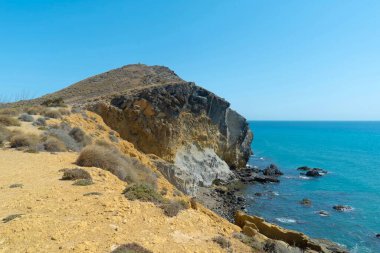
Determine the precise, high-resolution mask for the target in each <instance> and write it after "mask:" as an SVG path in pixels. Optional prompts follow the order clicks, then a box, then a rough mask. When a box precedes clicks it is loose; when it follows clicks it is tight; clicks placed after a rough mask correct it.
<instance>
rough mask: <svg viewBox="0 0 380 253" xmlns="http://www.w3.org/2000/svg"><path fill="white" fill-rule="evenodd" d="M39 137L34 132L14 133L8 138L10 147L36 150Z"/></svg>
mask: <svg viewBox="0 0 380 253" xmlns="http://www.w3.org/2000/svg"><path fill="white" fill-rule="evenodd" d="M38 144H39V138H38V136H37V135H35V134H25V133H16V134H15V135H13V136H12V137H11V138H10V146H11V148H29V149H30V150H37V149H38V148H37V147H38Z"/></svg>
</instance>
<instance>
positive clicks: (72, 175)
mask: <svg viewBox="0 0 380 253" xmlns="http://www.w3.org/2000/svg"><path fill="white" fill-rule="evenodd" d="M61 179H62V180H78V179H90V180H92V177H91V175H90V173H88V172H87V171H85V170H84V169H80V168H75V169H65V170H64V172H63V176H62V178H61Z"/></svg>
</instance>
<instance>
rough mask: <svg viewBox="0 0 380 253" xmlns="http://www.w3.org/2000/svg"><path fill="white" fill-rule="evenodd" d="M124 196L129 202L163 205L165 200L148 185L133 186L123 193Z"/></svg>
mask: <svg viewBox="0 0 380 253" xmlns="http://www.w3.org/2000/svg"><path fill="white" fill-rule="evenodd" d="M123 194H124V196H125V197H126V198H127V199H129V200H140V201H144V202H153V203H155V204H161V203H163V202H164V201H165V199H164V198H163V197H162V196H161V195H160V194H159V193H158V192H156V190H155V189H154V188H153V187H152V186H151V185H148V184H133V185H131V186H128V187H127V188H126V189H125V190H124V191H123Z"/></svg>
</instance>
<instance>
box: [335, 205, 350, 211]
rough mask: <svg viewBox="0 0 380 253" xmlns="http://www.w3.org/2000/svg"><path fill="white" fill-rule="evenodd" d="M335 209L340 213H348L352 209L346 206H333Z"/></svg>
mask: <svg viewBox="0 0 380 253" xmlns="http://www.w3.org/2000/svg"><path fill="white" fill-rule="evenodd" d="M333 209H334V210H337V211H339V212H347V211H351V210H352V207H350V206H345V205H336V206H333Z"/></svg>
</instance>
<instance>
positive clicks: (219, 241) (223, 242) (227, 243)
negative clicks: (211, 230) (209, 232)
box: [212, 235, 231, 249]
mask: <svg viewBox="0 0 380 253" xmlns="http://www.w3.org/2000/svg"><path fill="white" fill-rule="evenodd" d="M212 241H213V242H215V243H217V244H219V246H220V247H221V248H223V249H227V248H229V247H230V246H231V242H230V241H229V240H227V239H226V238H225V237H224V236H220V235H218V236H216V237H214V238H212Z"/></svg>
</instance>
